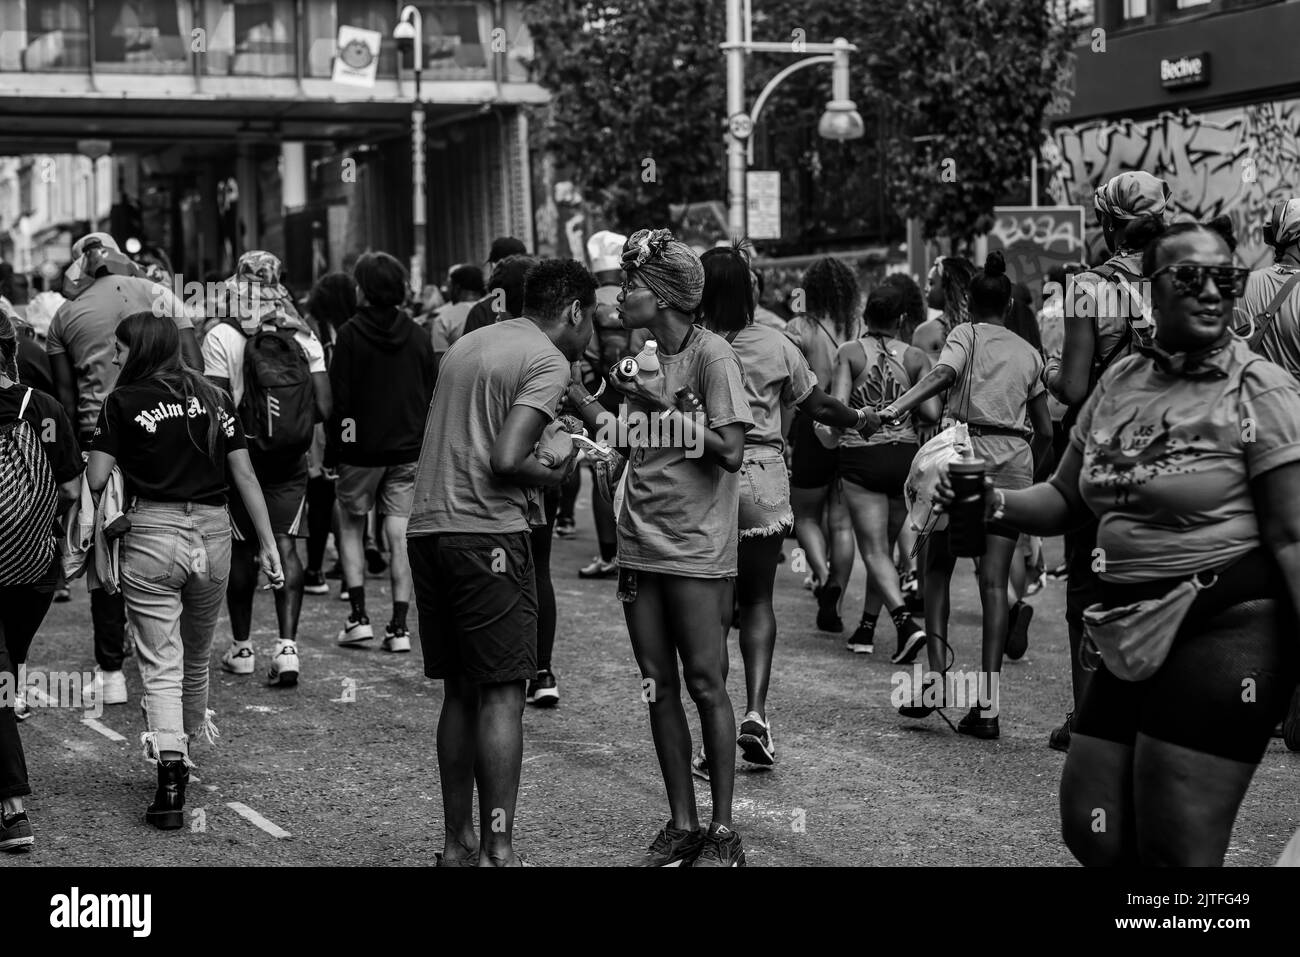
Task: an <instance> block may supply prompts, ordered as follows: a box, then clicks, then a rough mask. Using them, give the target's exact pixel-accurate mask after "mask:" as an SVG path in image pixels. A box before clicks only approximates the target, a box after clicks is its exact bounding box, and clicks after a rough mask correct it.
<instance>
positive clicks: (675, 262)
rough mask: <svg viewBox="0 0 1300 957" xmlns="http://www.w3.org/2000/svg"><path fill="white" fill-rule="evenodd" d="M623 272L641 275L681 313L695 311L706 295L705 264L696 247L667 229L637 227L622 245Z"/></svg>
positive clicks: (663, 298)
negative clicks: (679, 238)
mask: <svg viewBox="0 0 1300 957" xmlns="http://www.w3.org/2000/svg"><path fill="white" fill-rule="evenodd" d="M623 271H624V272H626V273H627V274H628V276H632V275H639V276H641V277H642V278H643V279H644V280H645V284H646V286H648V287H649V288H650V291H651V292H653V293H654V294H655V295H656V296H657V297H658V298H659V299H662V300H663V301H664V302H666V303H667V304H668V306H669V307H670V308H672V309H676V310H677V311H678V312H694V311H695V310H696V309H697V308H699V305H700V298H701V297H702V296H703V295H704V265H703V264H702V263H701V262H700V257H699V256H697V255H695V252H694V250H692V249H691V247H690V246H687V245H686V244H685V243H683V242H679V241H678V240H676V239H673V234H672V233H671V232H669V231H668V230H666V229H656V230H654V231H651V230H649V229H638V230H637V231H636V232H634V233H633V234H632V235H631V237H630V238H629V239H628V241H627V242H626V243H625V244H624V246H623Z"/></svg>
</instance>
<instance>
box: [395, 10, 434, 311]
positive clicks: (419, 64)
mask: <svg viewBox="0 0 1300 957" xmlns="http://www.w3.org/2000/svg"><path fill="white" fill-rule="evenodd" d="M393 39H394V40H396V41H397V42H398V43H399V44H401V45H405V44H406V43H410V44H411V45H412V49H411V66H412V68H413V69H414V70H415V99H414V100H413V101H412V102H411V226H412V230H413V232H414V234H415V246H414V251H413V252H412V253H411V286H412V287H413V288H414V290H415V294H416V295H417V296H418V295H420V293H421V292H422V291H423V290H424V260H425V255H426V243H425V233H426V232H427V229H426V228H425V214H426V209H425V206H426V202H425V197H424V104H423V103H422V102H421V101H420V70H421V69H422V68H423V67H424V18H423V17H422V16H421V15H420V11H419V9H418V8H417V7H415V6H412V5H410V4H408V5H407V6H405V7H403V8H402V15H401V17H399V19H398V23H397V26H396V27H394V28H393Z"/></svg>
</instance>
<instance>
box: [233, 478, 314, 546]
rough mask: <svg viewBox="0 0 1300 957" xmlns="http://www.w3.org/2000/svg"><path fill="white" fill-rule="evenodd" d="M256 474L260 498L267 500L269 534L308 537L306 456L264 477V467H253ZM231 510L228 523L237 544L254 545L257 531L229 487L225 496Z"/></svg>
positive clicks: (239, 499)
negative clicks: (260, 492)
mask: <svg viewBox="0 0 1300 957" xmlns="http://www.w3.org/2000/svg"><path fill="white" fill-rule="evenodd" d="M253 468H254V471H257V482H258V485H260V486H261V488H262V498H263V499H264V500H265V501H266V514H267V515H268V516H269V517H270V519H271V531H272V532H274V533H275V534H276V535H287V536H289V537H290V538H303V537H305V536H306V534H307V527H306V526H307V523H306V521H304V516H305V515H306V511H307V509H306V505H307V457H306V456H303V457H302V460H301V461H300V462H299V463H298V464H297V465H296V466H293V467H290V468H287V469H277V470H276V471H275V472H274V473H272V474H269V475H264V474H263V472H265V471H267V470H266V469H265V468H263V469H262V470H261V471H258V466H256V465H254V466H253ZM227 501H228V505H229V507H230V522H231V525H232V526H233V527H234V537H235V540H236V541H241V542H252V543H253V544H257V529H256V528H254V527H253V519H252V516H250V515H249V514H248V509H247V508H245V507H244V498H243V496H242V495H240V494H239V489H237V488H231V490H230V492H229V493H228V494H227Z"/></svg>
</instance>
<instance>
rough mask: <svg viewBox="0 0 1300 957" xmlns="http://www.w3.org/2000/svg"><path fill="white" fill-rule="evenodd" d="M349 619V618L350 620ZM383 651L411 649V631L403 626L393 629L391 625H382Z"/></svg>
mask: <svg viewBox="0 0 1300 957" xmlns="http://www.w3.org/2000/svg"><path fill="white" fill-rule="evenodd" d="M350 620H351V619H349V621H350ZM344 630H345V631H346V629H344ZM383 647H384V651H392V652H399V653H400V652H403V651H410V650H411V633H410V632H409V631H407V630H406V629H405V628H402V629H400V630H398V631H393V629H392V627H391V626H388V625H386V626H385V627H384V645H383Z"/></svg>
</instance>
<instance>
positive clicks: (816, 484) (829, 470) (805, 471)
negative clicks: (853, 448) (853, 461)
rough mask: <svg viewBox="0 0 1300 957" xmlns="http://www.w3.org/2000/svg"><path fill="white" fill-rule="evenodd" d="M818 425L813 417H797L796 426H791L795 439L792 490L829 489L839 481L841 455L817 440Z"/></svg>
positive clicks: (797, 414) (792, 452) (791, 458)
mask: <svg viewBox="0 0 1300 957" xmlns="http://www.w3.org/2000/svg"><path fill="white" fill-rule="evenodd" d="M816 424H817V422H816V420H815V419H813V417H812V416H811V415H806V414H805V413H803V412H796V413H795V414H794V423H793V424H792V425H791V426H790V434H791V437H792V438H793V440H794V448H793V449H792V450H791V453H790V487H791V488H808V489H813V488H825V487H826V486H828V485H830V484H831V482H833V481H835V474H836V469H837V467H838V466H839V454H838V452H837V450H835V449H828V448H826V446H824V445H822V444H821V442H819V441H817V434H816V433H815V432H814V431H813V426H815V425H816Z"/></svg>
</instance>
